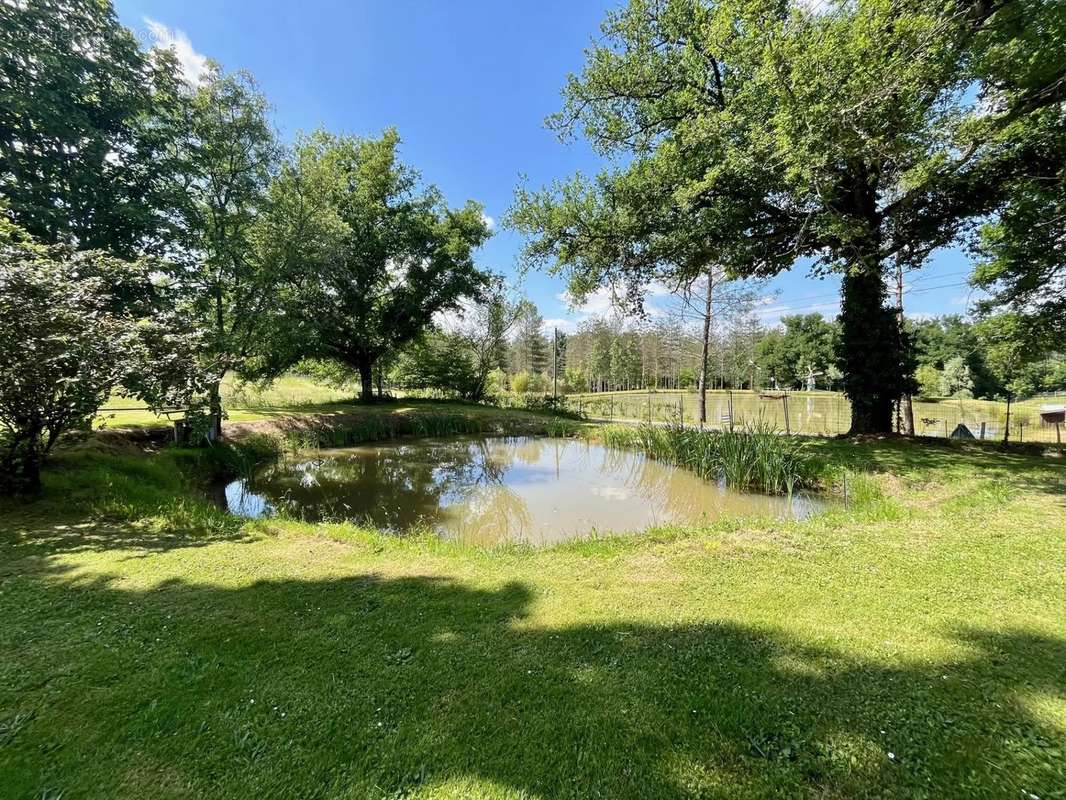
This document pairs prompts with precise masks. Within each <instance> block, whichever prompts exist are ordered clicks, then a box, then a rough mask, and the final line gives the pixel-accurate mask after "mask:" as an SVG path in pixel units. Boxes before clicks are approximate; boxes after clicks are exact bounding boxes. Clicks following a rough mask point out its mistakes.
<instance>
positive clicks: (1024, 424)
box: [566, 390, 1066, 443]
mask: <svg viewBox="0 0 1066 800" xmlns="http://www.w3.org/2000/svg"><path fill="white" fill-rule="evenodd" d="M566 402H567V405H568V406H569V407H570V408H572V409H574V410H575V411H579V412H581V413H583V414H586V415H587V416H589V417H591V418H594V419H602V420H617V421H620V422H650V423H653V424H673V425H678V424H684V425H698V424H699V398H698V395H697V394H696V393H695V392H684V391H676V392H675V391H655V392H611V393H606V392H603V393H596V394H581V395H570V396H569V397H567V400H566ZM913 405H914V428H915V431H914V432H915V433H916V434H917V435H919V436H933V437H942V438H944V437H952V436H955V437H959V436H962V437H964V438H968V436H967V434H969V435H970V436H973V438H975V439H985V440H1000V439H1002V438H1003V433H1004V426H1005V424H1006V404H1005V403H1000V402H996V401H986V400H957V399H951V400H942V401H939V402H937V401H923V400H915V401H914V404H913ZM1038 409H1039V407H1038V406H1036V405H1033V404H1032V403H1020V404H1016V405H1015V406H1014V407H1013V408H1012V410H1011V418H1010V427H1011V429H1010V438H1011V440H1013V441H1029V442H1046V443H1055V442H1060V441H1061V438H1062V436H1063V435H1064V434H1066V431H1063V430H1062V429H1061V428H1062V426H1056V425H1054V424H1045V423H1043V422H1042V421H1041V417H1040V414H1039V410H1038ZM751 424H763V425H769V426H771V427H773V428H775V429H776V430H779V431H781V432H782V433H794V434H801V435H807V436H833V435H836V434H839V433H846V432H847V431H848V429H849V428H850V427H851V404H850V403H849V402H848V400H847V398H845V397H844V396H843V395H841V394H839V393H836V392H784V391H765V392H750V391H728V390H725V391H723V390H715V391H708V392H707V427H709V428H713V429H719V430H723V429H729V428H730V427H734V428H742V427H744V426H746V425H751ZM960 426H963V427H962V428H960Z"/></svg>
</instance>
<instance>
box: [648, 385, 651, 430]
mask: <svg viewBox="0 0 1066 800" xmlns="http://www.w3.org/2000/svg"><path fill="white" fill-rule="evenodd" d="M648 424H649V425H651V392H648Z"/></svg>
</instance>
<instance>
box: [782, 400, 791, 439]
mask: <svg viewBox="0 0 1066 800" xmlns="http://www.w3.org/2000/svg"><path fill="white" fill-rule="evenodd" d="M781 403H782V405H784V407H785V436H791V435H792V431H791V429H790V428H789V424H788V392H785V393H784V394H783V395H781Z"/></svg>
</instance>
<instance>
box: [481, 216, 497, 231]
mask: <svg viewBox="0 0 1066 800" xmlns="http://www.w3.org/2000/svg"><path fill="white" fill-rule="evenodd" d="M481 221H482V222H484V223H485V227H487V228H488V229H489V230H490V231H491V230H492V229H493V228H495V227H496V220H494V219H493V218H492V217H490V216H489V215H488V214H486V213H485V212H481Z"/></svg>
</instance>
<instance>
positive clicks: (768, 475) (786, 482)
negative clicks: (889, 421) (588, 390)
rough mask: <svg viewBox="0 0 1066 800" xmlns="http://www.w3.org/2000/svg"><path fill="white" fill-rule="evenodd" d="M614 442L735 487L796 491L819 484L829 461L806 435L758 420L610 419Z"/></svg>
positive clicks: (606, 437)
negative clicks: (725, 426) (735, 423)
mask: <svg viewBox="0 0 1066 800" xmlns="http://www.w3.org/2000/svg"><path fill="white" fill-rule="evenodd" d="M599 435H600V437H601V438H602V440H603V443H604V444H606V445H608V446H609V447H619V448H628V449H637V450H642V451H643V452H645V453H646V454H647V455H648V456H650V457H651V458H654V459H656V460H658V461H664V462H666V463H669V464H675V465H677V466H679V467H684V468H685V469H688V470H691V471H692V472H695V473H696V474H697V475H699V476H700V477H702V478H705V479H708V480H722V481H724V482H725V484H726V485H727V486H729V487H731V488H734V489H751V490H755V491H760V492H766V493H768V494H786V493H787V494H791V493H792V492H793V491H795V490H797V489H810V488H815V487H817V486H819V485H820V484H821V482H822V477H823V474H824V469H825V468H824V465H823V464H822V463H821V461H820V460H818V459H817V458H815V457H814V456H813V455H811V454H810V453H809V452H808V448H807V445H806V443H805V442H804V441H803V440H801V439H796V438H793V437H789V436H781V435H780V434H779V433H778V432H777V431H775V430H773V428H772V427H770V426H768V425H765V424H762V423H758V424H752V425H749V426H746V427H745V428H744V429H742V430H736V431H706V430H698V429H695V428H680V427H665V426H655V425H641V426H635V427H634V426H627V425H608V426H606V427H604V428H602V429H601V430H600V432H599Z"/></svg>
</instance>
